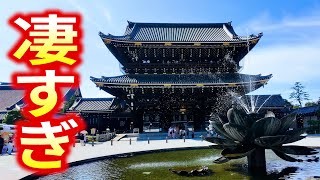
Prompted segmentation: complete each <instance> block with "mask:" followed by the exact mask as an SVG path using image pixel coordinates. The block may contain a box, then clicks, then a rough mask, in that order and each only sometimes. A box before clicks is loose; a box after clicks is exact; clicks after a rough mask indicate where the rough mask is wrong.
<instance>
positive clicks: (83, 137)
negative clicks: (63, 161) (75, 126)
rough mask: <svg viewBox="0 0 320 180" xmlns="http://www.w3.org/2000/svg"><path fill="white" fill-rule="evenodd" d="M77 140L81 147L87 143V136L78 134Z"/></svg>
mask: <svg viewBox="0 0 320 180" xmlns="http://www.w3.org/2000/svg"><path fill="white" fill-rule="evenodd" d="M79 139H80V144H81V146H85V145H86V142H87V136H86V135H85V134H80V137H79Z"/></svg>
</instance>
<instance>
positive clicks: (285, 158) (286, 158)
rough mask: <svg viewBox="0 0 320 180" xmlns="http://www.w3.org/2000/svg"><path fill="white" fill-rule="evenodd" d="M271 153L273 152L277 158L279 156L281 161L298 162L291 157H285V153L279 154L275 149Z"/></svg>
mask: <svg viewBox="0 0 320 180" xmlns="http://www.w3.org/2000/svg"><path fill="white" fill-rule="evenodd" d="M272 151H273V152H274V153H275V154H276V155H277V156H279V157H280V158H281V159H283V160H285V161H289V162H297V161H299V160H298V159H295V158H293V157H291V156H288V155H286V154H285V153H283V152H280V151H277V150H275V149H272Z"/></svg>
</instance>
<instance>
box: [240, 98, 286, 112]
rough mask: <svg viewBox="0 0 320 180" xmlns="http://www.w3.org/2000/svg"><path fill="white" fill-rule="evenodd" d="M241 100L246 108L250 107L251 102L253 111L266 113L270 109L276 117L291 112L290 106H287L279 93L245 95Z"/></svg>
mask: <svg viewBox="0 0 320 180" xmlns="http://www.w3.org/2000/svg"><path fill="white" fill-rule="evenodd" d="M241 100H242V102H243V103H244V104H245V105H247V106H248V108H251V107H252V104H253V107H254V111H255V112H257V111H259V112H260V113H266V112H267V111H272V112H273V113H274V114H275V115H276V117H277V118H281V117H283V116H285V115H287V114H289V113H290V112H291V107H290V106H288V104H287V103H286V101H285V100H284V99H283V98H282V96H281V95H280V94H273V95H246V96H244V97H243V98H242V99H241Z"/></svg>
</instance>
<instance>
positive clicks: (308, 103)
mask: <svg viewBox="0 0 320 180" xmlns="http://www.w3.org/2000/svg"><path fill="white" fill-rule="evenodd" d="M314 105H317V103H316V102H306V104H305V105H304V106H305V107H309V106H314Z"/></svg>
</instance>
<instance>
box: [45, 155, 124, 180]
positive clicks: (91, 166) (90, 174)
mask: <svg viewBox="0 0 320 180" xmlns="http://www.w3.org/2000/svg"><path fill="white" fill-rule="evenodd" d="M122 173H123V169H122V168H121V167H119V166H117V164H115V163H114V162H113V160H103V161H97V162H92V163H88V164H83V165H79V166H74V167H71V168H69V169H68V170H67V171H66V172H64V173H58V174H52V175H49V176H45V177H40V178H39V179H41V180H57V179H59V180H60V179H64V180H65V179H66V180H82V179H85V180H87V179H106V178H107V179H120V176H121V174H122Z"/></svg>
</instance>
